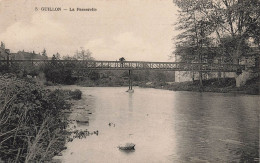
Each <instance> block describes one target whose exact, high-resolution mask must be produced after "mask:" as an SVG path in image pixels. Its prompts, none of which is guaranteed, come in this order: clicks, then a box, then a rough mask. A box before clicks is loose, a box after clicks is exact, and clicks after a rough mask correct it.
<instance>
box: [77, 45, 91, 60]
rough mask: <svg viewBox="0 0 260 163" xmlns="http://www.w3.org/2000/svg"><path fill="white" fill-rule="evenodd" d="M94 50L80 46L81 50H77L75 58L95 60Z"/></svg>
mask: <svg viewBox="0 0 260 163" xmlns="http://www.w3.org/2000/svg"><path fill="white" fill-rule="evenodd" d="M91 55H92V52H91V51H90V50H89V49H87V50H85V49H84V48H83V47H81V48H80V51H79V50H77V51H76V54H75V58H77V59H79V60H83V61H84V60H94V58H93V57H92V56H91Z"/></svg>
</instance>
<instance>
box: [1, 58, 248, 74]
mask: <svg viewBox="0 0 260 163" xmlns="http://www.w3.org/2000/svg"><path fill="white" fill-rule="evenodd" d="M0 66H1V67H3V66H4V67H5V66H6V67H19V68H20V69H26V68H32V67H34V68H37V67H44V66H51V67H53V68H55V67H65V68H71V69H75V70H76V69H87V70H161V71H198V72H241V71H242V70H244V69H245V66H243V65H238V64H216V63H186V62H142V61H122V62H121V61H82V60H0Z"/></svg>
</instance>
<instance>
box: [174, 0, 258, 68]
mask: <svg viewBox="0 0 260 163" xmlns="http://www.w3.org/2000/svg"><path fill="white" fill-rule="evenodd" d="M174 3H175V4H176V5H177V6H178V7H179V8H180V13H179V22H178V26H177V29H178V30H181V31H182V32H181V34H180V35H178V37H177V40H178V42H177V48H176V49H177V50H176V54H177V55H180V56H185V55H184V54H186V55H188V54H189V55H191V54H192V55H194V54H195V55H196V52H199V53H200V51H198V50H197V47H200V48H201V47H210V46H213V47H217V49H216V53H215V55H216V56H219V55H221V56H223V57H224V58H228V57H229V60H231V61H233V62H234V63H237V59H238V58H239V57H241V56H242V55H245V54H246V51H245V49H246V48H247V47H248V45H247V43H248V40H249V39H250V38H251V39H253V41H254V43H255V44H257V45H258V47H259V34H260V33H259V32H260V17H259V16H260V1H259V0H195V1H192V0H174ZM184 47H192V49H190V50H188V51H182V49H183V48H184ZM229 47H230V48H229ZM229 50H231V51H229ZM226 52H228V53H226ZM202 55H203V54H202ZM185 59H186V58H185Z"/></svg>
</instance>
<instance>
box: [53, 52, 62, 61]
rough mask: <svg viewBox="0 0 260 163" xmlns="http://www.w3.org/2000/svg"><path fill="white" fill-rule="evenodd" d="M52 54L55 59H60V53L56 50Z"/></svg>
mask: <svg viewBox="0 0 260 163" xmlns="http://www.w3.org/2000/svg"><path fill="white" fill-rule="evenodd" d="M54 55H55V57H56V59H57V60H60V59H61V57H60V53H58V52H57V53H56V54H54Z"/></svg>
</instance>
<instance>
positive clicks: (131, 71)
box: [128, 70, 133, 90]
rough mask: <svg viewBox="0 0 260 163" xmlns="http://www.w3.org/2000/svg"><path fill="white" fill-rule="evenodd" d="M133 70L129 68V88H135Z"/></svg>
mask: <svg viewBox="0 0 260 163" xmlns="http://www.w3.org/2000/svg"><path fill="white" fill-rule="evenodd" d="M132 74H133V70H129V77H128V79H129V90H132V89H133V79H132Z"/></svg>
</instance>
